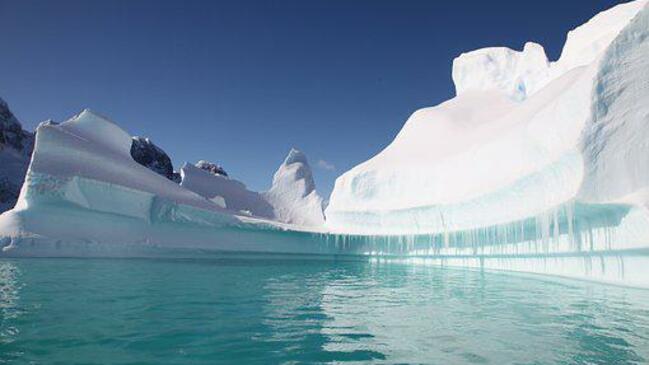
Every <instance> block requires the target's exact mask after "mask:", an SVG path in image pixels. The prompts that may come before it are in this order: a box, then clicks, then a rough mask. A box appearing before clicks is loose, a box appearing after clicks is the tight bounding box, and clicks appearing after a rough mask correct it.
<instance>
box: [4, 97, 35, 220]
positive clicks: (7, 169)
mask: <svg viewBox="0 0 649 365" xmlns="http://www.w3.org/2000/svg"><path fill="white" fill-rule="evenodd" d="M33 144H34V136H33V135H32V134H31V133H29V132H27V131H25V130H23V127H22V125H21V124H20V122H19V121H18V119H16V117H15V116H14V114H13V113H12V112H11V110H10V109H9V106H8V105H7V103H6V102H5V101H4V100H2V99H0V213H2V212H4V211H5V210H8V209H11V208H13V206H14V205H15V204H16V200H17V199H18V194H19V192H20V187H21V186H22V185H23V179H24V177H25V172H26V171H27V165H28V164H29V157H30V155H31V153H32V148H33Z"/></svg>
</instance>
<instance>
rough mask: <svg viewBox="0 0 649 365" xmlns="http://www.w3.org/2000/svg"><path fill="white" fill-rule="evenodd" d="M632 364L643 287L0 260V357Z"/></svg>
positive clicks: (639, 354) (355, 271)
mask: <svg viewBox="0 0 649 365" xmlns="http://www.w3.org/2000/svg"><path fill="white" fill-rule="evenodd" d="M368 362H369V363H386V364H394V363H411V364H420V363H424V364H496V365H501V364H638V363H648V362H649V292H648V291H642V290H636V289H628V288H620V287H613V286H605V285H599V284H593V283H585V282H577V281H567V280H559V279H551V278H544V277H538V276H523V275H513V274H505V273H493V272H479V271H469V270H461V269H442V268H436V267H426V266H414V265H404V264H389V263H387V264H386V263H373V262H367V261H358V262H351V261H347V262H344V261H324V260H283V259H274V258H273V259H263V258H262V259H259V258H257V259H246V258H228V259H202V260H166V259H157V260H144V259H133V260H117V259H116V260H109V259H101V260H99V259H21V260H0V364H5V363H7V364H302V363H368Z"/></svg>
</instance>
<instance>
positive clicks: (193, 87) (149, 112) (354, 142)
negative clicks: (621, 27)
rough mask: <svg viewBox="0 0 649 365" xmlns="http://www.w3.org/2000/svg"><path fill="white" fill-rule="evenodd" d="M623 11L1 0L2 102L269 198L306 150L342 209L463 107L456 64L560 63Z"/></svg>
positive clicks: (582, 2)
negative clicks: (418, 115) (397, 154)
mask: <svg viewBox="0 0 649 365" xmlns="http://www.w3.org/2000/svg"><path fill="white" fill-rule="evenodd" d="M616 3H618V1H612V0H543V1H520V0H492V1H469V0H467V1H450V0H449V1H436V0H428V1H410V0H405V1H396V0H395V1H378V0H367V1H363V0H346V1H337V0H326V1H324V0H323V1H320V0H314V1H309V0H305V1H246V0H231V1H221V2H219V1H142V0H122V1H120V0H115V1H112V0H111V1H99V0H90V1H87V0H84V1H65V0H59V1H32V0H15V1H7V0H0V96H1V97H3V98H4V99H5V100H6V101H7V102H9V104H10V106H11V107H12V109H13V111H14V112H15V113H16V115H17V116H18V118H19V119H20V120H21V121H22V122H23V124H24V125H25V127H26V128H28V129H32V128H34V127H35V125H36V124H37V123H38V122H39V121H42V120H44V119H47V118H53V119H54V120H57V121H62V120H65V119H67V118H69V117H70V116H72V115H74V114H76V113H77V112H78V111H80V110H81V109H83V108H85V107H89V108H91V109H93V110H96V111H98V112H100V113H102V114H104V115H106V116H109V117H110V118H111V119H113V120H115V121H116V122H117V123H118V124H120V125H121V126H122V127H123V128H125V129H126V130H127V131H129V132H130V133H131V134H133V135H143V136H148V137H150V138H152V139H153V140H154V142H155V143H157V144H158V145H159V146H161V147H162V148H163V149H165V150H166V151H167V152H168V153H169V154H170V155H171V157H172V159H173V161H174V166H176V167H178V165H179V164H181V163H182V162H184V161H192V162H195V161H196V160H199V159H207V160H211V161H214V162H217V163H220V164H222V165H223V166H224V167H225V169H226V170H227V171H228V172H230V174H231V175H233V176H234V177H236V178H238V179H240V180H242V181H244V182H245V183H246V184H247V185H248V186H250V187H251V188H252V189H256V190H263V189H266V188H268V187H269V185H270V181H271V178H272V174H273V172H274V171H275V169H276V168H277V166H278V165H279V164H280V162H281V161H282V159H283V158H284V156H285V154H286V153H287V152H288V151H289V149H290V148H291V147H297V148H299V149H301V150H303V151H304V152H305V153H306V154H307V156H308V158H309V160H310V162H311V165H313V168H314V172H315V175H316V184H317V185H318V190H320V191H321V192H322V194H323V195H325V196H328V194H329V192H330V191H331V188H332V187H333V182H334V179H335V178H336V176H338V175H339V174H341V173H342V172H344V171H346V170H347V169H349V168H351V167H353V166H354V165H356V164H357V163H359V162H362V161H364V160H366V159H368V158H369V157H371V156H372V155H374V154H376V153H377V152H379V151H380V150H381V149H382V148H384V147H385V146H386V145H387V144H388V143H389V142H390V141H391V140H392V139H393V138H394V136H395V135H396V133H397V132H398V131H399V129H400V128H401V126H402V125H403V123H404V121H405V120H406V118H407V117H408V116H409V115H410V114H411V113H412V112H413V111H414V110H416V109H418V108H421V107H425V106H432V105H435V104H437V103H439V102H441V101H443V100H446V99H448V98H450V97H451V96H452V95H453V94H454V89H453V84H452V82H451V62H452V60H453V58H454V57H455V56H457V55H458V54H460V53H461V52H463V51H468V50H472V49H476V48H480V47H486V46H508V47H511V48H515V49H521V48H522V46H523V44H524V43H525V41H528V40H532V41H536V42H538V43H541V44H542V45H543V46H545V48H546V51H547V53H548V55H549V56H550V58H552V59H556V58H557V57H558V56H559V53H560V50H561V47H562V45H563V43H564V41H565V35H566V32H567V31H568V30H569V29H571V28H573V27H575V26H577V25H579V24H581V23H583V22H585V21H586V20H587V19H589V18H590V17H591V16H592V15H594V14H595V13H597V12H599V11H601V10H603V9H606V8H608V7H610V6H612V5H614V4H616ZM318 160H323V161H327V163H328V164H330V165H333V166H335V169H334V170H328V169H325V168H322V167H318V163H317V161H318Z"/></svg>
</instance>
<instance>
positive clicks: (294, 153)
mask: <svg viewBox="0 0 649 365" xmlns="http://www.w3.org/2000/svg"><path fill="white" fill-rule="evenodd" d="M294 163H303V164H305V165H308V164H309V163H308V161H307V159H306V155H305V154H304V153H302V151H300V150H298V149H296V148H291V150H290V151H289V153H288V155H287V156H286V158H285V159H284V165H290V164H294Z"/></svg>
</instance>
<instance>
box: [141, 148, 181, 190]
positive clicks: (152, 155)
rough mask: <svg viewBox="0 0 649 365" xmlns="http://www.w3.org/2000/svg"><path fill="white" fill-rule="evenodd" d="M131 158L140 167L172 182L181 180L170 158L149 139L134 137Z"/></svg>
mask: <svg viewBox="0 0 649 365" xmlns="http://www.w3.org/2000/svg"><path fill="white" fill-rule="evenodd" d="M131 156H132V157H133V159H134V160H135V161H136V162H137V163H139V164H140V165H142V166H144V167H146V168H148V169H150V170H151V171H153V172H156V173H158V174H160V175H162V176H164V177H166V178H167V179H169V180H171V181H174V182H178V181H179V180H180V179H179V176H177V175H178V174H177V173H175V172H174V167H173V165H172V164H171V159H170V158H169V156H168V155H167V154H166V153H165V151H163V150H162V149H161V148H160V147H158V146H156V145H155V144H154V143H153V142H151V140H150V139H148V138H143V137H133V144H131Z"/></svg>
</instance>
